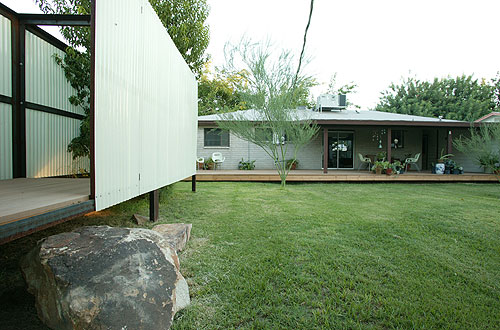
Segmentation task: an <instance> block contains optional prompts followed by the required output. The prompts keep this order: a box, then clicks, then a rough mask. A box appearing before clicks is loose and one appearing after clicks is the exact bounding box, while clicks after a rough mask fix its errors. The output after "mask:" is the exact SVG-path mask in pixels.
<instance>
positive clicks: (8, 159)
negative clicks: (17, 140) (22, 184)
mask: <svg viewBox="0 0 500 330" xmlns="http://www.w3.org/2000/svg"><path fill="white" fill-rule="evenodd" d="M6 179H12V105H10V104H5V103H0V180H6Z"/></svg>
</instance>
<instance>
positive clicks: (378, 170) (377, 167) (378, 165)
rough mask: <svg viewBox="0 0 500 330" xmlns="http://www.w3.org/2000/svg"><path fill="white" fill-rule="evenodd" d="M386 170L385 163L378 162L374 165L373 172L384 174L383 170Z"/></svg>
mask: <svg viewBox="0 0 500 330" xmlns="http://www.w3.org/2000/svg"><path fill="white" fill-rule="evenodd" d="M383 169H384V162H381V161H376V162H375V163H373V166H372V171H373V172H375V173H376V174H382V170H383Z"/></svg>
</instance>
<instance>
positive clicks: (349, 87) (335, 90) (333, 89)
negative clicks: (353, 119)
mask: <svg viewBox="0 0 500 330" xmlns="http://www.w3.org/2000/svg"><path fill="white" fill-rule="evenodd" d="M358 87H359V86H358V84H356V83H355V82H354V81H351V82H348V83H347V84H344V85H341V86H339V87H337V73H334V74H333V76H331V77H330V83H329V84H328V89H327V91H326V92H327V94H333V95H335V94H343V95H349V94H356V93H357V92H358V91H357V89H358ZM346 105H347V107H350V108H355V109H360V108H361V107H360V106H359V105H357V104H354V103H352V102H351V101H350V100H349V98H347V101H346Z"/></svg>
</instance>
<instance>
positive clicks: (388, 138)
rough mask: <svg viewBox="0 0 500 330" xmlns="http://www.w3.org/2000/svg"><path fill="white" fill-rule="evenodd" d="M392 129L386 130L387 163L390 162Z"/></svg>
mask: <svg viewBox="0 0 500 330" xmlns="http://www.w3.org/2000/svg"><path fill="white" fill-rule="evenodd" d="M391 145H392V128H390V127H389V128H387V161H388V162H389V163H390V162H391V152H392V148H391Z"/></svg>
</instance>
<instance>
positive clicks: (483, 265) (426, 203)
mask: <svg viewBox="0 0 500 330" xmlns="http://www.w3.org/2000/svg"><path fill="white" fill-rule="evenodd" d="M190 188H191V184H190V183H188V182H182V183H178V184H176V185H175V186H174V187H173V188H172V189H170V190H169V192H168V194H166V196H164V197H163V198H162V204H161V217H162V219H163V222H169V223H171V222H185V223H192V224H193V229H192V233H191V234H192V237H191V240H190V242H189V243H188V246H187V249H186V250H185V251H184V252H183V253H181V255H180V261H181V271H182V273H183V274H184V276H185V277H186V279H187V280H188V283H189V285H190V293H191V298H192V303H191V306H189V307H188V308H187V309H185V310H183V311H181V312H179V313H178V314H177V315H176V319H175V321H174V325H173V327H172V328H173V329H174V330H179V329H336V328H351V329H352V328H353V329H357V328H359V329H370V328H373V329H383V328H400V329H408V328H452V329H459V328H460V329H472V328H477V329H488V328H490V329H499V328H500V186H499V185H496V184H483V185H479V184H427V185H417V184H289V185H288V186H287V188H286V189H281V188H280V187H279V185H278V184H271V183H205V182H199V183H198V192H197V193H192V192H191V191H190ZM134 212H139V213H142V214H147V200H146V199H144V198H138V199H135V200H133V201H130V202H127V203H123V204H121V205H119V206H117V207H114V208H112V209H110V210H108V211H105V212H101V213H99V214H95V215H93V216H89V217H84V218H79V219H76V220H74V221H71V222H68V223H66V224H64V225H62V226H58V227H55V228H52V229H51V230H49V231H45V232H41V233H37V234H35V235H33V236H30V237H28V238H25V239H22V240H18V241H16V242H13V243H11V244H8V245H5V246H2V247H0V252H1V253H2V254H1V255H2V260H1V262H2V263H3V265H2V267H1V268H0V276H1V277H0V280H1V282H2V283H1V284H0V285H1V286H3V287H2V288H1V289H2V291H1V292H3V294H2V295H1V296H0V298H1V299H2V301H4V299H11V300H14V301H13V302H12V303H11V304H7V303H5V302H2V303H1V305H0V307H1V309H0V310H3V312H0V324H2V323H3V322H4V320H7V319H11V323H10V324H14V323H15V322H14V323H13V322H12V321H15V320H17V321H19V322H24V323H23V325H24V327H23V328H29V327H31V328H33V329H35V328H36V329H41V328H43V326H42V325H41V324H38V323H37V321H36V317H35V316H34V315H35V314H36V311H35V309H34V307H33V304H34V300H32V298H30V296H29V295H28V294H24V296H22V294H23V292H24V291H23V290H25V288H24V287H23V282H22V278H21V277H20V275H19V272H18V269H17V261H16V260H15V259H16V258H17V259H18V258H19V257H20V255H21V254H22V253H24V252H25V250H29V248H31V246H33V244H34V242H35V241H36V239H38V238H40V237H43V236H46V235H49V234H53V233H55V232H58V231H65V230H69V229H70V228H72V227H75V226H80V225H82V224H84V223H89V224H97V223H103V224H105V223H110V224H112V225H121V226H131V225H132V222H131V221H130V220H129V217H130V216H131V214H132V213H134ZM64 226H65V227H64ZM4 265H5V267H3V266H4ZM4 269H7V270H4ZM5 283H10V285H9V284H5ZM13 290H14V293H17V294H18V295H21V296H22V297H24V298H22V299H18V300H20V301H15V299H14V298H9V297H12V296H13V295H12V292H13ZM30 299H31V300H30ZM13 304H14V306H13ZM16 304H18V305H17V306H16ZM6 306H8V307H9V309H8V310H7V311H6V310H4V308H5V307H6ZM19 310H20V312H19ZM7 314H8V315H7ZM9 316H10V318H9ZM12 318H14V320H12ZM16 318H17V319H16ZM4 324H5V323H4Z"/></svg>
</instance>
